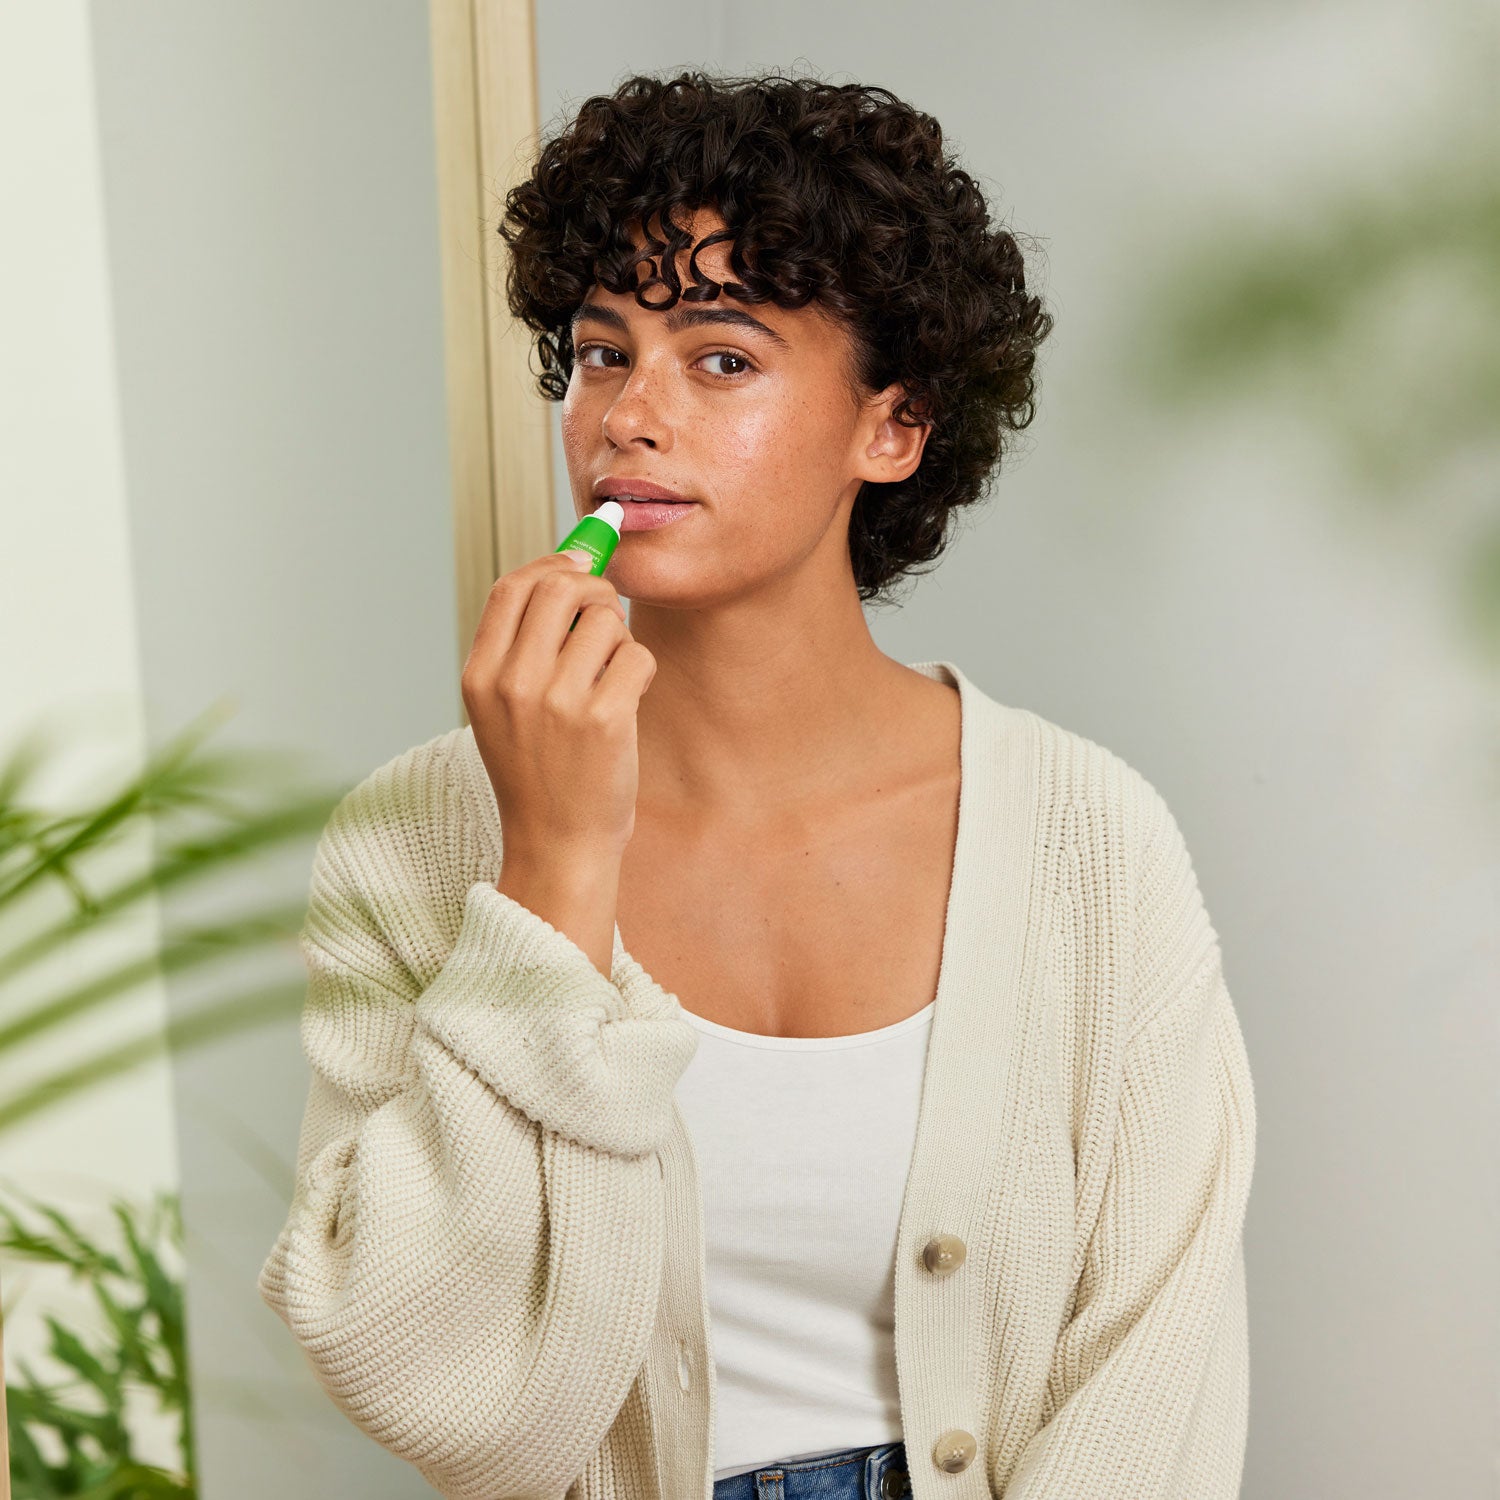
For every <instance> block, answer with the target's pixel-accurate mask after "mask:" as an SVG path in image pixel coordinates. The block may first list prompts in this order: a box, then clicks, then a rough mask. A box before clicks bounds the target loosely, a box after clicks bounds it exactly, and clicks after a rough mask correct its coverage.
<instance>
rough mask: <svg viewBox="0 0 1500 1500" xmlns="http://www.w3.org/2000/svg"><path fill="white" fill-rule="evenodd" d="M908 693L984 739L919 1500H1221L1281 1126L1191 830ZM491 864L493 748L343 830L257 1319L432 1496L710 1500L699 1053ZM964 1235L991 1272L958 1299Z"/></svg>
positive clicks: (430, 760)
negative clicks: (262, 1308)
mask: <svg viewBox="0 0 1500 1500" xmlns="http://www.w3.org/2000/svg"><path fill="white" fill-rule="evenodd" d="M913 666H914V667H915V668H916V670H919V671H923V672H925V673H926V674H927V675H929V676H933V677H935V678H943V679H946V680H948V681H950V682H952V683H953V684H954V685H955V686H957V687H958V688H959V690H960V693H961V695H962V708H963V731H962V766H961V770H962V782H961V794H960V808H959V829H958V840H957V846H956V850H955V866H954V879H953V885H952V889H951V892H950V898H949V906H948V920H947V926H946V929H945V935H944V944H943V955H942V965H941V973H940V978H939V984H938V994H937V1003H936V1005H935V1008H934V1013H933V1024H932V1033H931V1037H930V1041H929V1046H928V1056H927V1063H926V1073H925V1075H924V1081H923V1098H922V1106H921V1115H920V1119H919V1124H918V1130H917V1138H916V1144H915V1148H914V1151H913V1156H912V1164H911V1168H910V1172H909V1176H908V1183H907V1191H906V1195H905V1198H904V1200H903V1208H902V1218H901V1229H900V1232H899V1236H898V1244H897V1265H896V1276H895V1323H896V1336H895V1344H896V1364H897V1376H898V1389H899V1392H900V1403H901V1413H902V1423H903V1430H904V1433H905V1436H906V1443H907V1454H908V1460H909V1464H910V1475H911V1483H912V1493H913V1495H914V1497H915V1500H938V1497H963V1500H971V1497H972V1500H983V1497H987V1496H1003V1497H1005V1500H1229V1497H1232V1496H1235V1495H1237V1494H1238V1493H1239V1484H1240V1475H1241V1469H1242V1463H1243V1456H1244V1447H1245V1437H1246V1429H1247V1419H1248V1402H1249V1351H1248V1339H1247V1324H1246V1284H1245V1266H1244V1255H1243V1246H1242V1229H1243V1222H1244V1215H1245V1210H1246V1204H1247V1200H1248V1195H1249V1190H1250V1180H1251V1175H1252V1170H1253V1160H1254V1142H1255V1109H1254V1099H1253V1092H1252V1086H1251V1079H1250V1072H1249V1065H1248V1059H1247V1056H1246V1053H1245V1047H1244V1042H1243V1039H1242V1036H1241V1032H1240V1028H1239V1025H1238V1021H1237V1018H1236V1015H1235V1011H1234V1007H1233V1005H1232V1003H1231V1000H1230V996H1229V991H1228V988H1227V986H1226V983H1225V977H1224V971H1223V962H1222V955H1221V951H1220V945H1219V941H1218V936H1217V934H1216V932H1215V931H1214V928H1213V926H1212V924H1211V922H1210V920H1209V917H1208V914H1207V912H1206V910H1205V907H1204V903H1203V900H1202V897H1201V894H1200V891H1199V888H1198V883H1197V880H1196V877H1195V875H1194V872H1193V867H1192V863H1191V860H1190V858H1189V856H1188V852H1187V849H1186V846H1185V844H1184V841H1183V837H1182V834H1181V831H1180V829H1179V828H1178V826H1177V823H1176V821H1175V819H1174V818H1173V816H1172V814H1171V812H1170V811H1169V810H1168V808H1167V806H1166V803H1165V802H1164V801H1163V799H1162V798H1161V796H1160V794H1159V793H1158V792H1157V791H1156V790H1155V788H1154V787H1153V786H1152V785H1151V784H1150V783H1149V782H1148V781H1147V780H1146V779H1145V778H1144V777H1143V776H1141V775H1140V773H1139V772H1137V771H1135V770H1134V769H1132V768H1131V767H1130V766H1129V765H1127V764H1126V763H1125V762H1124V761H1123V760H1122V759H1121V758H1120V757H1119V756H1117V755H1115V754H1113V753H1112V752H1110V751H1108V750H1106V749H1104V748H1103V747H1101V746H1099V745H1096V744H1094V743H1093V742H1092V741H1090V740H1087V739H1086V738H1084V737H1083V736H1081V735H1078V734H1076V733H1074V732H1071V731H1068V730H1065V729H1062V728H1060V727H1059V726H1057V725H1055V724H1051V723H1049V722H1048V721H1047V720H1045V719H1042V718H1041V717H1040V716H1038V715H1036V714H1034V713H1031V712H1029V711H1027V710H1022V709H1015V708H1009V707H1007V706H1005V705H1002V704H1000V703H997V702H996V701H995V700H994V699H992V698H990V697H989V696H988V695H986V694H985V693H983V692H982V691H981V690H980V689H979V688H978V687H977V686H976V685H975V684H974V683H972V682H971V681H969V679H967V678H966V677H965V676H964V674H963V673H962V672H961V671H960V670H959V669H958V668H957V667H956V666H955V665H954V664H953V663H951V662H934V663H914V664H913ZM501 846H502V845H501V830H500V827H499V821H498V815H497V812H496V807H495V801H494V796H493V792H492V790H491V788H490V786H489V783H488V779H487V777H486V774H485V771H484V766H483V762H482V761H481V760H480V758H479V755H478V751H477V747H476V746H475V744H474V739H473V734H472V731H471V730H469V729H467V728H464V729H459V730H453V731H450V732H449V733H447V734H444V735H440V736H438V737H437V738H435V739H433V740H430V741H428V742H427V743H425V744H423V745H419V746H416V747H414V748H413V749H411V750H408V751H406V752H405V753H403V754H402V755H400V756H397V757H396V758H395V759H394V760H392V761H391V762H389V763H388V764H386V765H385V766H382V767H381V768H380V769H379V770H377V771H375V772H374V773H373V774H371V775H370V776H369V777H367V778H366V779H365V780H364V781H363V782H362V783H361V784H360V785H359V786H358V787H356V788H355V789H354V790H353V791H352V792H350V793H349V795H348V796H347V797H345V798H344V799H343V801H342V802H341V803H340V804H339V806H338V808H337V809H336V810H335V812H334V814H333V816H332V818H331V819H330V821H329V823H328V826H327V828H326V829H325V830H324V832H323V835H322V838H321V839H320V841H319V844H318V848H317V852H316V856H315V859H314V866H313V874H312V880H311V886H310V891H309V903H308V913H307V920H306V922H305V924H304V926H303V931H302V935H301V944H302V952H303V955H304V958H305V961H306V964H307V970H308V990H307V1000H306V1004H305V1007H304V1010H303V1015H302V1023H301V1040H302V1046H303V1050H304V1053H305V1055H306V1057H307V1060H308V1063H309V1066H310V1084H309V1092H308V1096H307V1101H306V1107H305V1111H304V1115H303V1120H302V1128H301V1135H300V1138H299V1143H298V1150H297V1170H296V1185H295V1191H294V1196H293V1200H292V1203H291V1205H290V1211H289V1213H288V1217H287V1219H286V1222H285V1224H284V1226H283V1228H282V1230H281V1231H280V1234H279V1235H278V1237H277V1239H276V1241H275V1244H274V1245H273V1247H272V1248H271V1251H270V1254H269V1255H268V1257H267V1259H266V1261H265V1264H264V1266H263V1268H262V1270H261V1272H260V1277H259V1287H260V1292H261V1295H262V1296H263V1297H264V1299H265V1301H266V1302H267V1303H268V1304H269V1305H270V1306H271V1307H272V1308H273V1309H275V1311H276V1312H277V1313H278V1314H279V1316H280V1317H281V1318H282V1319H283V1321H284V1322H285V1323H286V1325H287V1327H288V1328H289V1329H290V1330H291V1332H292V1334H293V1335H294V1337H295V1338H296V1340H297V1342H298V1343H299V1344H300V1346H301V1347H302V1349H303V1350H304V1352H305V1354H306V1356H307V1358H308V1360H309V1362H310V1364H311V1367H312V1369H313V1371H314V1373H315V1374H316V1376H317V1379H318V1381H319V1382H320V1384H321V1385H322V1386H323V1388H324V1389H325V1390H326V1391H327V1393H328V1394H329V1396H330V1397H331V1399H332V1400H333V1401H334V1402H335V1403H336V1404H337V1405H338V1406H339V1407H340V1409H341V1410H343V1411H344V1412H345V1413H346V1414H347V1415H348V1416H349V1418H350V1419H351V1420H352V1421H353V1422H355V1423H356V1424H358V1425H359V1426H360V1427H361V1428H362V1429H363V1430H364V1431H365V1432H367V1433H368V1434H369V1435H370V1436H371V1437H372V1438H374V1439H375V1440H376V1441H377V1442H379V1443H381V1444H382V1445H384V1446H385V1447H386V1448H388V1449H389V1450H390V1451H392V1452H393V1453H396V1454H398V1455H399V1456H400V1457H402V1458H404V1459H406V1460H407V1461H409V1462H410V1463H412V1464H413V1465H414V1466H416V1467H417V1468H418V1469H419V1470H420V1471H421V1473H422V1474H423V1475H424V1476H425V1477H426V1479H427V1480H428V1482H429V1483H430V1484H431V1485H432V1486H433V1487H434V1489H436V1490H437V1491H438V1492H439V1493H441V1494H443V1495H445V1496H451V1497H455V1500H480V1497H485V1500H501V1497H504V1500H562V1497H566V1500H686V1497H689V1496H692V1497H696V1500H711V1495H712V1475H713V1466H714V1463H713V1460H714V1454H713V1443H712V1428H713V1416H714V1393H713V1371H712V1366H711V1360H710V1358H709V1343H708V1327H707V1303H706V1298H705V1296H704V1264H703V1248H702V1239H703V1237H702V1208H701V1199H700V1195H699V1193H698V1188H697V1177H696V1165H695V1160H694V1157H693V1153H692V1144H691V1140H690V1139H689V1137H688V1135H687V1132H686V1129H685V1126H684V1124H683V1120H682V1117H681V1114H680V1111H678V1109H677V1108H676V1106H675V1104H674V1102H673V1091H674V1088H675V1085H676V1082H677V1080H678V1078H679V1077H680V1076H681V1074H682V1071H683V1069H684V1068H685V1067H686V1066H687V1065H688V1064H689V1062H690V1061H691V1059H692V1056H693V1053H694V1051H695V1049H696V1046H697V1041H698V1033H697V1032H696V1031H695V1029H694V1028H693V1027H692V1026H691V1024H690V1023H689V1022H687V1021H686V1020H685V1019H684V1016H683V1014H682V1009H681V1006H680V1004H679V1001H678V998H677V997H676V996H675V995H672V994H670V993H668V992H666V991H665V990H663V989H662V988H661V986H660V985H658V984H657V983H656V982H655V981H654V980H653V979H652V978H651V976H650V975H649V974H648V973H647V972H646V971H645V970H644V969H643V968H642V966H641V965H640V964H639V963H637V962H636V961H635V960H634V959H633V958H631V956H630V955H629V954H628V953H627V952H626V951H625V949H624V946H623V944H622V942H621V939H620V934H619V929H618V927H617V928H616V930H615V937H614V959H613V967H612V973H611V977H610V978H609V979H606V978H605V977H604V976H603V975H602V974H600V973H599V972H598V970H597V969H596V968H595V967H594V965H593V963H592V961H591V960H590V959H589V958H588V957H587V955H586V954H584V953H583V952H582V950H581V949H579V948H578V947H577V945H576V944H574V943H573V942H572V940H571V939H569V938H568V937H566V936H565V935H564V934H562V933H561V932H559V931H558V930H557V929H556V928H554V927H553V926H552V925H551V924H550V923H548V922H547V921H545V920H544V919H543V918H541V917H539V916H537V915H536V914H535V913H533V912H531V911H530V910H528V909H527V908H526V907H524V906H521V905H520V904H519V903H517V902H515V901H513V900H512V899H510V898H509V897H507V896H505V895H502V894H501V893H500V892H499V891H497V890H496V889H495V882H496V880H497V879H498V877H499V872H500V857H501ZM709 936H711V935H705V940H707V939H708V937H709ZM753 1146H754V1141H753V1135H751V1136H750V1137H747V1142H746V1149H747V1150H751V1149H753ZM939 1234H946V1235H956V1236H958V1237H959V1238H960V1239H962V1241H963V1242H964V1244H965V1246H966V1251H967V1254H966V1258H965V1260H964V1262H963V1264H962V1265H961V1266H960V1267H959V1268H958V1269H957V1270H956V1271H952V1272H950V1273H949V1274H947V1275H942V1276H938V1275H934V1274H933V1273H932V1272H931V1271H930V1270H929V1269H928V1268H927V1266H926V1264H925V1262H924V1260H923V1257H922V1249H923V1247H924V1246H925V1245H926V1244H927V1243H928V1242H929V1241H930V1240H931V1239H932V1238H933V1237H934V1236H936V1235H939ZM966 1441H967V1443H968V1445H969V1447H970V1448H972V1451H973V1454H974V1456H973V1458H972V1459H970V1460H969V1461H967V1462H965V1461H964V1459H963V1456H962V1455H963V1453H964V1451H965V1443H966ZM955 1452H957V1453H958V1454H959V1457H958V1458H957V1459H955V1458H954V1456H953V1455H954V1454H955ZM955 1464H957V1465H958V1466H957V1467H954V1465H955Z"/></svg>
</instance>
